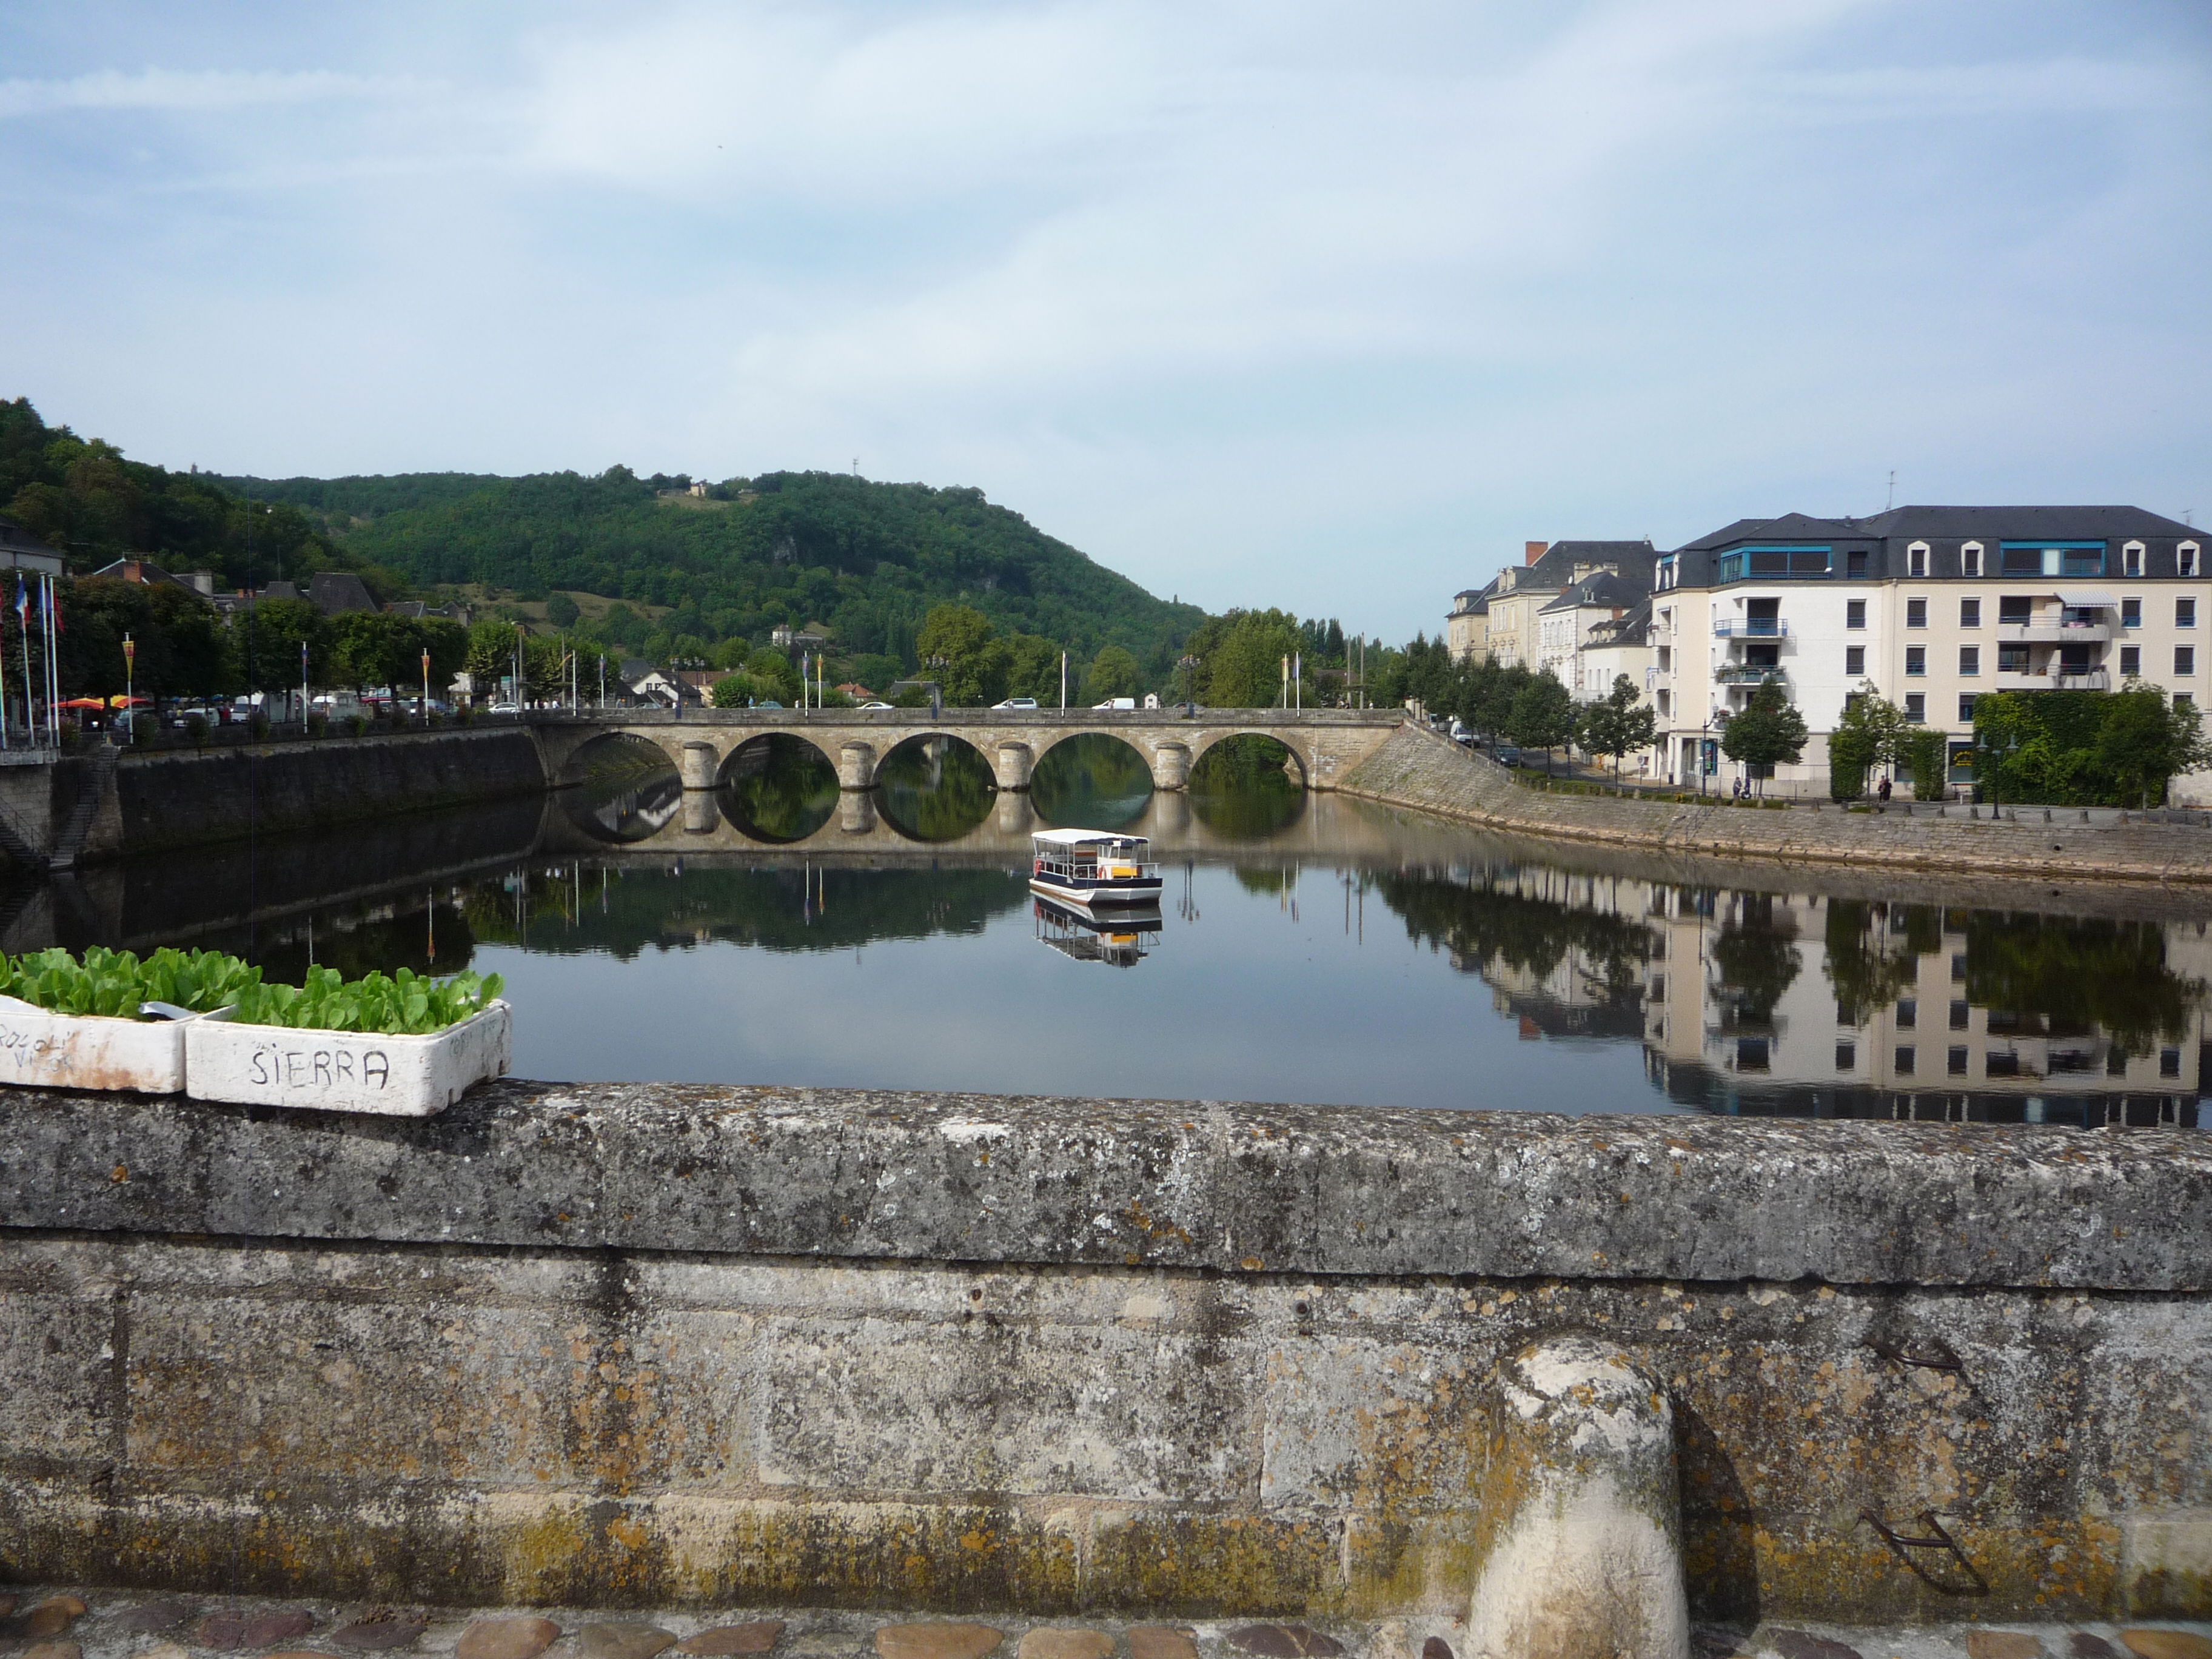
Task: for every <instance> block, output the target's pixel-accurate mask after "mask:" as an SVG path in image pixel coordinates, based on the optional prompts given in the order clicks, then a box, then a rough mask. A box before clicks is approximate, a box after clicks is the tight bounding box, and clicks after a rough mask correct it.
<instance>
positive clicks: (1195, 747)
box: [1190, 726, 1315, 790]
mask: <svg viewBox="0 0 2212 1659" xmlns="http://www.w3.org/2000/svg"><path fill="white" fill-rule="evenodd" d="M1231 738H1267V740H1268V741H1269V742H1271V743H1279V744H1282V745H1283V747H1284V748H1285V749H1287V750H1290V751H1291V759H1292V760H1294V761H1296V762H1297V763H1298V787H1300V788H1301V789H1306V790H1310V789H1312V787H1314V770H1315V768H1314V759H1313V757H1312V756H1311V755H1310V754H1309V753H1306V752H1304V751H1303V750H1300V748H1299V747H1298V745H1297V744H1296V743H1294V742H1292V741H1291V738H1289V737H1287V736H1285V734H1284V733H1283V732H1281V731H1279V730H1277V731H1270V730H1268V729H1267V727H1266V726H1230V727H1224V728H1222V729H1219V730H1215V731H1209V732H1206V734H1205V735H1204V736H1203V737H1200V738H1199V739H1198V740H1197V741H1196V742H1195V743H1194V744H1192V745H1191V751H1190V766H1191V770H1192V771H1194V772H1195V771H1196V770H1197V769H1198V763H1199V762H1200V761H1201V760H1204V759H1205V758H1206V756H1207V755H1208V754H1210V753H1212V751H1213V750H1216V749H1218V748H1219V747H1220V746H1221V745H1222V744H1225V743H1226V742H1228V741H1229V740H1230V739H1231Z"/></svg>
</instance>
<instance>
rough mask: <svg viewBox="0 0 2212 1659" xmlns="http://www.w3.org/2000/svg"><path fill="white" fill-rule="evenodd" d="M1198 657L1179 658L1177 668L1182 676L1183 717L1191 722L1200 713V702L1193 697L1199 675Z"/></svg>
mask: <svg viewBox="0 0 2212 1659" xmlns="http://www.w3.org/2000/svg"><path fill="white" fill-rule="evenodd" d="M1198 663H1199V659H1197V658H1196V657H1189V656H1185V657H1177V658H1176V669H1177V671H1180V672H1181V673H1182V717H1183V718H1184V719H1185V720H1189V719H1190V718H1191V717H1192V716H1193V715H1194V714H1197V713H1198V700H1197V698H1196V697H1194V696H1193V695H1192V685H1193V682H1194V677H1195V676H1196V674H1197V673H1198Z"/></svg>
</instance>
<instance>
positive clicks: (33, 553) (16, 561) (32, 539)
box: [0, 519, 62, 576]
mask: <svg viewBox="0 0 2212 1659" xmlns="http://www.w3.org/2000/svg"><path fill="white" fill-rule="evenodd" d="M10 569H12V570H27V571H35V572H37V573H39V574H43V575H48V576H58V575H60V574H62V556H61V555H60V554H58V553H57V552H55V551H54V550H53V549H52V548H51V547H48V546H47V545H46V544H45V543H44V542H42V541H40V539H39V538H37V537H36V536H33V534H32V533H31V532H29V531H27V530H26V529H24V528H23V526H21V525H19V524H17V523H16V522H15V520H13V519H0V570H10Z"/></svg>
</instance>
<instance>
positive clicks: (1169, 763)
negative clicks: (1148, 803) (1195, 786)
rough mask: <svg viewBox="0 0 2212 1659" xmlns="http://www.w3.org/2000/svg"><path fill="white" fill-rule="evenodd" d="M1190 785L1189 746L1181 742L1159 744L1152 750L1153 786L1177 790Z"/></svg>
mask: <svg viewBox="0 0 2212 1659" xmlns="http://www.w3.org/2000/svg"><path fill="white" fill-rule="evenodd" d="M1152 787H1153V788H1155V789H1159V790H1175V789H1186V788H1188V787H1190V749H1189V746H1188V744H1180V743H1164V744H1159V745H1158V747H1157V748H1155V749H1154V750H1152Z"/></svg>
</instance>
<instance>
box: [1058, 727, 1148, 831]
mask: <svg viewBox="0 0 2212 1659" xmlns="http://www.w3.org/2000/svg"><path fill="white" fill-rule="evenodd" d="M1040 736H1041V737H1042V738H1045V739H1046V741H1044V742H1043V743H1042V745H1041V749H1040V752H1039V753H1038V755H1037V757H1036V765H1035V767H1034V769H1032V771H1031V774H1030V797H1031V799H1034V800H1035V801H1036V809H1037V811H1039V812H1040V813H1042V815H1043V816H1044V817H1046V818H1048V820H1050V821H1051V822H1052V823H1058V824H1063V825H1066V824H1073V823H1077V822H1081V823H1085V825H1087V826H1088V827H1090V828H1092V829H1115V828H1117V827H1119V825H1120V824H1121V823H1124V822H1127V820H1128V819H1131V818H1133V817H1136V816H1137V815H1138V814H1139V813H1140V812H1142V811H1144V810H1145V803H1146V801H1147V800H1149V799H1151V798H1152V793H1153V792H1154V790H1155V789H1157V788H1159V787H1162V786H1161V784H1160V781H1159V756H1158V750H1159V747H1160V745H1158V744H1150V743H1146V742H1145V741H1143V740H1142V737H1141V734H1139V735H1136V736H1132V735H1130V734H1127V733H1124V732H1110V731H1085V730H1083V729H1081V728H1080V727H1077V728H1076V729H1073V730H1070V731H1062V732H1051V733H1041V734H1040ZM1167 787H1173V785H1172V783H1170V785H1168V786H1167Z"/></svg>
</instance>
